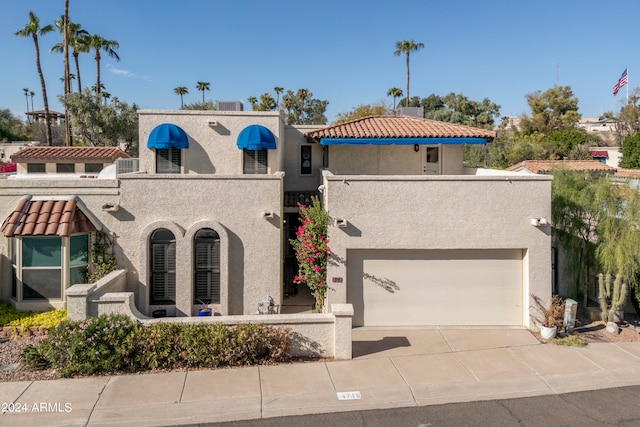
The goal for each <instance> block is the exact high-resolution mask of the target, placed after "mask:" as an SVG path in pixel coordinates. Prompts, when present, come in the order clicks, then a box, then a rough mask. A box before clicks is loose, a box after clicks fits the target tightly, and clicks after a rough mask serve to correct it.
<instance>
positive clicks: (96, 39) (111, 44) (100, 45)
mask: <svg viewBox="0 0 640 427" xmlns="http://www.w3.org/2000/svg"><path fill="white" fill-rule="evenodd" d="M88 44H89V48H90V49H93V50H95V52H96V54H95V56H94V59H95V60H96V97H98V98H99V97H100V89H101V88H102V87H103V86H102V85H101V83H100V60H101V59H102V55H100V51H104V52H106V53H107V55H109V56H110V57H112V58H115V60H116V61H120V57H119V56H118V54H117V53H116V50H117V49H118V48H119V47H120V45H119V44H118V42H117V41H115V40H107V39H105V38H104V37H102V36H99V35H97V34H92V35H91V36H89V39H88Z"/></svg>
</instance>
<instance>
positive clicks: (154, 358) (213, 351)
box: [21, 315, 291, 377]
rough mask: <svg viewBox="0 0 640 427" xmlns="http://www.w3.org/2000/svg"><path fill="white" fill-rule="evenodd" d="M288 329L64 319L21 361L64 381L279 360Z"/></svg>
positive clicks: (27, 350) (282, 357) (110, 318)
mask: <svg viewBox="0 0 640 427" xmlns="http://www.w3.org/2000/svg"><path fill="white" fill-rule="evenodd" d="M290 334H291V331H290V330H289V329H286V328H273V327H269V326H265V325H263V324H241V325H236V326H226V325H222V324H220V323H198V324H180V323H171V322H166V323H164V322H162V323H154V324H152V325H150V326H138V325H137V323H136V322H134V321H132V320H130V319H129V318H127V317H124V316H120V315H110V316H106V315H101V316H99V317H92V318H88V319H86V320H84V321H81V322H78V321H69V320H65V321H62V322H61V323H60V324H58V326H56V327H54V328H53V329H51V330H50V331H49V336H48V337H46V338H45V339H43V340H42V341H41V342H40V343H39V344H38V345H37V346H28V347H26V348H25V350H24V351H23V352H22V355H21V358H22V361H23V363H24V364H25V366H26V367H28V368H30V369H43V368H56V369H58V370H59V372H60V375H61V376H63V377H70V376H74V375H92V374H104V373H111V372H139V371H146V370H152V369H178V368H185V367H188V368H217V367H221V366H246V365H256V364H267V363H276V362H283V361H286V360H287V359H288V357H289V356H288V352H287V349H288V346H289V340H290Z"/></svg>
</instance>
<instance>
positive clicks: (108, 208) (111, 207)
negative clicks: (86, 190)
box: [102, 203, 120, 212]
mask: <svg viewBox="0 0 640 427" xmlns="http://www.w3.org/2000/svg"><path fill="white" fill-rule="evenodd" d="M118 209H120V205H118V204H113V203H105V204H104V205H102V210H103V211H105V212H117V211H118Z"/></svg>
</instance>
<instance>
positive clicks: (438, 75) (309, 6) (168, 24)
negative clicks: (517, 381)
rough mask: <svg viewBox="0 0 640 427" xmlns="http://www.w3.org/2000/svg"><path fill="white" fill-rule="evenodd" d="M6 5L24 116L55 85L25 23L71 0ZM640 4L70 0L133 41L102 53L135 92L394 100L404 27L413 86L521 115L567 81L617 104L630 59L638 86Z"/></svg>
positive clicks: (7, 0)
mask: <svg viewBox="0 0 640 427" xmlns="http://www.w3.org/2000/svg"><path fill="white" fill-rule="evenodd" d="M0 6H1V9H0V10H1V11H2V12H1V13H0V57H1V58H2V66H0V109H3V108H9V109H10V110H11V111H12V112H13V113H14V114H16V115H17V116H19V117H24V113H25V111H26V101H25V97H24V93H23V90H22V88H25V87H26V88H29V89H30V90H33V91H34V92H36V96H35V98H34V107H35V108H36V109H41V108H42V98H41V96H40V82H39V78H38V74H37V70H36V66H35V51H34V46H33V41H32V40H31V39H30V38H23V37H15V36H14V33H15V32H16V31H17V30H19V29H21V28H23V27H24V25H25V24H26V23H27V22H28V13H29V10H33V11H34V12H35V14H36V15H37V16H38V17H39V18H40V20H41V24H42V25H46V24H48V23H53V21H54V20H55V19H56V18H58V17H59V16H60V15H61V14H62V13H63V8H64V1H63V0H20V1H15V0H0ZM638 16H640V2H637V1H634V0H610V1H609V2H602V1H592V0H581V1H577V0H573V1H570V0H567V1H558V0H555V1H549V0H539V1H536V2H524V1H518V2H516V1H513V0H511V1H506V0H504V1H503V0H495V1H491V0H490V1H487V2H479V1H473V0H466V1H462V0H450V1H445V2H443V1H431V0H415V1H404V2H389V1H378V0H369V1H354V0H342V1H334V0H321V1H316V2H307V1H300V0H292V1H289V0H272V1H264V0H182V1H179V2H174V1H168V2H162V1H158V0H152V1H151V0H133V1H132V0H71V1H70V18H71V20H72V21H73V22H77V23H80V24H81V25H82V28H84V29H86V30H87V31H89V32H90V33H92V34H99V35H101V36H103V37H105V38H107V39H111V40H116V41H117V42H118V43H119V44H120V48H119V49H118V51H117V52H118V55H119V56H120V59H121V60H120V61H119V62H118V61H116V60H114V59H112V58H109V57H108V56H106V55H103V59H102V66H101V74H102V76H101V80H102V82H103V84H104V85H105V86H106V91H107V92H109V93H110V94H111V95H112V96H117V97H118V98H119V99H121V100H123V101H126V102H127V103H129V104H132V103H136V104H137V105H138V106H139V107H140V108H144V109H178V108H180V97H179V96H177V95H175V94H174V93H173V89H174V88H175V87H177V86H186V87H187V88H188V89H189V94H188V95H186V96H185V103H192V102H196V101H199V100H201V99H202V93H201V92H199V91H197V90H196V89H195V85H196V83H197V82H198V81H206V82H210V85H211V90H210V91H209V92H205V99H207V100H212V101H215V100H221V101H237V100H240V101H242V102H243V103H244V104H245V110H249V109H250V105H249V103H248V101H247V98H249V97H251V96H255V97H259V96H260V94H261V93H264V92H271V93H273V88H274V87H275V86H280V87H283V88H285V90H287V89H292V90H294V91H295V90H297V89H299V88H307V89H309V90H310V91H311V92H312V93H313V95H314V97H315V98H318V99H322V100H328V101H329V107H328V109H327V116H328V118H329V121H330V122H331V121H333V120H334V119H335V116H336V114H338V113H341V112H346V111H349V110H351V109H352V108H354V107H356V106H357V105H359V104H369V103H375V102H378V101H380V100H383V99H384V100H386V101H388V102H391V99H390V98H388V97H387V96H386V93H387V91H388V89H389V88H391V87H394V86H396V87H399V88H401V89H402V90H403V91H404V90H405V84H406V83H405V78H406V77H405V59H404V57H394V56H393V51H394V50H395V43H396V41H399V40H405V39H406V40H411V39H413V40H415V41H416V42H422V43H424V45H425V47H424V48H423V49H422V50H420V51H419V52H416V53H414V54H412V55H411V89H410V90H411V95H412V96H420V97H426V96H428V95H430V94H432V93H435V94H437V95H446V94H448V93H450V92H455V93H462V94H463V95H465V96H466V97H468V98H469V99H472V100H476V101H481V100H482V99H483V98H489V99H490V100H491V101H493V102H495V103H497V104H498V105H500V106H501V110H500V112H501V115H502V116H507V115H508V116H514V115H520V114H523V113H529V108H528V106H527V103H526V99H525V95H526V94H527V93H530V92H533V91H536V90H541V91H545V90H547V89H549V88H551V87H553V86H554V85H556V84H559V85H563V86H565V85H569V86H571V87H572V89H573V91H574V94H575V95H576V96H577V97H578V99H579V109H580V111H579V112H580V113H581V114H582V115H583V116H597V115H599V114H601V113H602V112H604V111H615V112H617V111H619V109H620V107H621V105H622V103H623V102H624V99H625V95H626V88H623V89H622V90H621V91H620V92H619V93H618V96H613V94H612V88H613V86H614V84H615V83H616V81H617V80H618V78H619V77H620V75H621V73H622V72H623V70H624V69H625V68H626V67H628V68H629V89H630V90H631V89H632V88H635V87H636V86H640V55H639V54H638V48H637V46H638V32H637V25H638V23H637V19H638ZM59 37H60V36H59V35H58V34H57V33H49V34H48V35H46V36H44V37H42V38H40V47H41V56H42V66H43V72H44V74H45V78H46V82H47V93H48V96H49V104H50V105H49V106H50V108H51V109H53V110H57V111H63V109H62V107H61V106H60V105H59V103H58V102H57V95H59V94H61V93H62V90H63V88H62V83H61V82H60V77H62V75H63V67H62V55H60V54H53V53H49V49H50V47H51V46H53V45H54V44H55V43H58V42H59V41H60V38H59ZM80 58H81V64H80V67H81V77H82V83H83V85H84V86H89V85H93V84H95V61H94V60H93V53H91V54H83V55H81V57H80ZM72 67H73V64H72ZM72 70H73V68H72ZM72 72H73V71H72ZM635 76H638V78H637V79H636V77H635ZM636 81H637V82H638V84H636ZM74 90H75V86H74Z"/></svg>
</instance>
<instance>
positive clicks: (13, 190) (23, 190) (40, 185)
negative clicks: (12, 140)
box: [0, 178, 120, 196]
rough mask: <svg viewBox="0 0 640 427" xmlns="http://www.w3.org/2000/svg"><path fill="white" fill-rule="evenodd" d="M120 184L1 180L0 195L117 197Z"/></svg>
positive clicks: (89, 180)
mask: <svg viewBox="0 0 640 427" xmlns="http://www.w3.org/2000/svg"><path fill="white" fill-rule="evenodd" d="M119 187H120V183H119V182H118V180H117V179H88V178H82V179H73V180H57V179H2V180H0V193H2V195H4V196H23V195H25V194H57V193H61V194H71V193H73V194H75V195H85V194H91V195H117V194H118V191H119Z"/></svg>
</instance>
